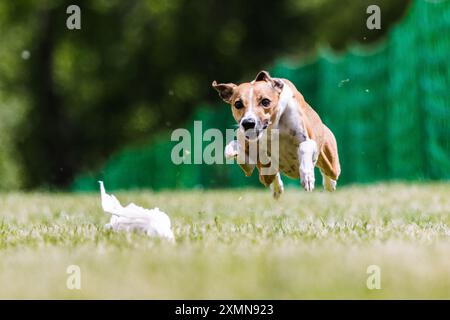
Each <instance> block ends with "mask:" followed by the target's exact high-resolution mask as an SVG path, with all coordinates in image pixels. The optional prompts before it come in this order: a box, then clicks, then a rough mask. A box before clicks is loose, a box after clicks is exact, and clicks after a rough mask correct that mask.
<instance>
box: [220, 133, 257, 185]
mask: <svg viewBox="0 0 450 320" xmlns="http://www.w3.org/2000/svg"><path fill="white" fill-rule="evenodd" d="M240 150H241V148H240V147H239V143H238V142H237V141H236V140H233V141H231V142H230V143H228V144H227V145H226V146H225V152H224V154H225V158H226V159H234V158H237V157H238V155H239V153H240ZM244 152H245V151H244ZM244 159H246V160H248V156H244ZM238 160H240V159H238ZM247 162H248V161H245V163H241V161H238V164H239V166H240V167H241V169H242V171H244V174H245V175H246V176H247V177H249V176H251V175H252V173H253V170H254V169H255V164H250V163H247Z"/></svg>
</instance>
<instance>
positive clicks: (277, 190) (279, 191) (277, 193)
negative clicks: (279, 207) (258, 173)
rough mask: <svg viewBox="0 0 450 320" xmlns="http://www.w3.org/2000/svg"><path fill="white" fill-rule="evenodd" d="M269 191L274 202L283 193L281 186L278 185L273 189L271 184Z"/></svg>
mask: <svg viewBox="0 0 450 320" xmlns="http://www.w3.org/2000/svg"><path fill="white" fill-rule="evenodd" d="M270 189H271V190H272V196H273V198H274V199H275V200H278V199H279V198H280V196H281V195H282V194H283V192H284V186H283V185H278V186H276V187H274V186H273V184H271V185H270Z"/></svg>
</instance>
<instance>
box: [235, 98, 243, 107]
mask: <svg viewBox="0 0 450 320" xmlns="http://www.w3.org/2000/svg"><path fill="white" fill-rule="evenodd" d="M234 107H235V108H236V109H242V108H243V107H244V104H243V103H242V101H241V100H239V101H236V102H235V103H234Z"/></svg>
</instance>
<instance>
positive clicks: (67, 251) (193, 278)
mask: <svg viewBox="0 0 450 320" xmlns="http://www.w3.org/2000/svg"><path fill="white" fill-rule="evenodd" d="M106 188H107V191H108V186H107V185H106ZM114 194H115V195H116V196H117V197H118V198H119V200H120V201H121V202H122V204H127V203H129V202H134V203H136V204H138V205H141V206H144V207H147V208H152V207H156V206H157V207H159V208H160V209H161V210H163V211H165V212H167V214H168V215H169V216H170V217H171V219H172V224H173V229H174V233H175V236H176V244H169V243H165V242H164V241H158V240H157V239H151V238H148V237H147V236H145V235H141V234H124V233H112V232H110V231H107V230H105V229H104V227H103V226H104V224H105V223H107V221H108V215H106V214H104V213H103V211H102V210H101V207H100V197H99V195H98V194H84V195H81V194H46V193H29V194H27V193H3V194H0V298H58V299H59V298H88V299H90V298H131V299H134V298H138V299H166V298H169V299H170V298H175V299H184V298H193V299H197V298H210V299H212V298H227V299H228V298H250V299H252V298H258V299H266V298H267V299H269V298H275V299H292V298H293V299H311V298H326V299H337V298H345V299H346V298H351V299H353V298H363V299H380V298H388V299H390V298H400V299H404V298H424V299H428V298H438V299H440V298H446V299H449V298H450V184H444V183H441V184H423V185H404V184H388V185H384V184H379V185H373V186H350V187H344V188H339V189H338V191H337V192H336V193H334V194H329V193H324V192H321V191H314V192H313V193H312V194H308V193H306V192H303V191H300V190H293V189H290V190H287V192H286V193H285V194H284V195H283V196H282V198H281V199H280V200H279V201H275V200H273V199H272V198H271V196H270V192H269V191H268V190H259V189H258V190H248V189H242V190H233V191H189V192H187V191H186V192H181V191H179V192H169V191H167V192H157V193H152V192H149V191H142V192H138V191H135V192H117V193H114ZM70 265H77V266H79V267H80V270H81V290H69V289H68V288H67V286H66V281H67V278H68V276H69V275H68V274H67V273H66V270H67V268H68V266H70ZM370 265H376V266H378V267H379V268H380V270H381V289H379V290H369V289H368V288H367V286H366V281H367V278H368V277H369V276H370V274H367V268H368V267H369V266H370Z"/></svg>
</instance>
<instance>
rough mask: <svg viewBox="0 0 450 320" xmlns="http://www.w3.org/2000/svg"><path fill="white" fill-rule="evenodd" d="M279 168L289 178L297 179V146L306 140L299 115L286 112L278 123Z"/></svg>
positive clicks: (298, 165)
mask: <svg viewBox="0 0 450 320" xmlns="http://www.w3.org/2000/svg"><path fill="white" fill-rule="evenodd" d="M278 129H279V142H280V143H279V166H280V171H281V172H283V173H284V174H285V175H287V176H288V177H291V178H299V176H300V174H299V167H300V161H299V154H298V150H299V145H300V143H301V142H303V141H305V140H306V133H305V130H304V126H303V123H302V119H301V117H300V115H299V114H298V113H296V112H291V110H287V112H285V113H284V114H283V115H282V116H281V118H280V121H279V125H278Z"/></svg>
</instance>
